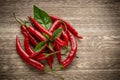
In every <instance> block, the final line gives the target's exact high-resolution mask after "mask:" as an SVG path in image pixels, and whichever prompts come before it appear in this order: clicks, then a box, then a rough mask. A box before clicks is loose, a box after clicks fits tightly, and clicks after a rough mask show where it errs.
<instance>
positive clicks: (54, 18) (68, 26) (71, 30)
mask: <svg viewBox="0 0 120 80" xmlns="http://www.w3.org/2000/svg"><path fill="white" fill-rule="evenodd" d="M49 16H50V18H51V19H52V20H53V21H56V20H62V21H63V22H64V23H65V24H66V27H67V29H68V30H69V31H70V32H71V33H72V34H73V35H74V36H76V37H78V38H80V39H82V36H80V35H79V34H78V32H77V31H76V30H75V29H74V28H73V27H72V26H71V25H70V24H69V23H68V22H67V21H65V20H63V19H60V18H59V17H56V16H53V15H49Z"/></svg>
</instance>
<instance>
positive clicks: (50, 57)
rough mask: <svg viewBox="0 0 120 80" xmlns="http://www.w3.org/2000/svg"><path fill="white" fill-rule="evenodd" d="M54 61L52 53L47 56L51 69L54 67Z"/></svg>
mask: <svg viewBox="0 0 120 80" xmlns="http://www.w3.org/2000/svg"><path fill="white" fill-rule="evenodd" d="M53 61H54V57H53V55H50V56H49V57H47V62H48V65H49V66H50V68H51V69H52V64H53Z"/></svg>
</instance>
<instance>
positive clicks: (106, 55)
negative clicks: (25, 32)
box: [0, 0, 120, 80]
mask: <svg viewBox="0 0 120 80" xmlns="http://www.w3.org/2000/svg"><path fill="white" fill-rule="evenodd" d="M34 4H35V5H37V6H39V8H42V9H43V10H45V11H46V12H48V13H49V14H53V15H56V16H59V17H61V18H63V19H65V20H67V21H69V22H70V23H71V24H72V25H73V26H74V27H75V29H76V30H77V31H78V32H79V33H80V34H81V35H83V36H84V39H83V40H81V41H80V42H78V51H77V56H79V58H75V59H74V61H73V63H72V64H71V65H70V67H69V68H68V69H65V70H62V71H56V72H57V73H58V74H60V75H61V76H63V77H65V80H120V0H0V80H60V79H59V78H58V77H55V76H51V75H49V74H44V73H42V72H40V71H38V70H36V69H34V68H32V67H31V66H29V65H27V64H26V63H25V62H24V61H23V60H22V59H21V58H20V57H19V55H18V54H17V52H16V49H15V37H16V35H19V37H20V38H21V41H22V42H23V39H24V38H23V36H22V34H21V32H20V28H19V26H18V24H17V23H16V21H15V19H14V17H13V12H15V13H16V15H17V16H18V17H20V18H22V19H26V16H28V15H31V16H32V15H33V12H32V11H33V10H32V6H33V5H34Z"/></svg>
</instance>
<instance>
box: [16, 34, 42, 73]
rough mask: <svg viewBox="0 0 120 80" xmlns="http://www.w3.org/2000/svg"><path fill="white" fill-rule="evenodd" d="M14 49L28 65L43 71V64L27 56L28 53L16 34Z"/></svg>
mask: <svg viewBox="0 0 120 80" xmlns="http://www.w3.org/2000/svg"><path fill="white" fill-rule="evenodd" d="M16 50H17V52H18V54H19V55H20V57H21V58H22V59H23V60H24V61H25V62H27V63H28V64H29V65H31V66H33V67H35V68H37V69H38V70H41V71H43V70H44V65H43V64H42V63H40V62H38V61H36V60H33V59H31V58H29V55H28V54H27V53H26V52H25V51H24V50H23V48H22V46H21V43H20V40H19V38H18V37H17V36H16Z"/></svg>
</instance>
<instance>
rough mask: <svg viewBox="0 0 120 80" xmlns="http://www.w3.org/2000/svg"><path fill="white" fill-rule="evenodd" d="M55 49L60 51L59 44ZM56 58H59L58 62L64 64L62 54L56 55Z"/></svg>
mask: <svg viewBox="0 0 120 80" xmlns="http://www.w3.org/2000/svg"><path fill="white" fill-rule="evenodd" d="M54 49H55V50H56V51H60V46H59V45H58V44H56V45H55V48H54ZM56 56H57V59H58V62H59V63H60V64H61V62H62V58H61V52H58V53H56Z"/></svg>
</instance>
